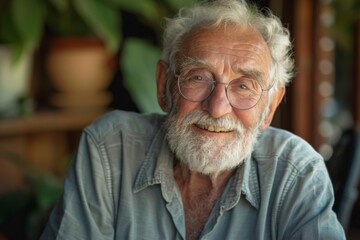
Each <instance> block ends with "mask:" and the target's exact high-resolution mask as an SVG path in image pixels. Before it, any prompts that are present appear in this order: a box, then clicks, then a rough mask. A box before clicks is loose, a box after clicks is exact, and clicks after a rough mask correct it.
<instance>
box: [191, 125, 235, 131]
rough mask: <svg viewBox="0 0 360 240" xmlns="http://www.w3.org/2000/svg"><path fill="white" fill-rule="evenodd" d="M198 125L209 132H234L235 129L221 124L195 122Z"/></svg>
mask: <svg viewBox="0 0 360 240" xmlns="http://www.w3.org/2000/svg"><path fill="white" fill-rule="evenodd" d="M195 126H196V127H198V128H200V129H203V130H206V131H209V132H232V131H233V129H228V128H224V127H221V126H213V125H201V124H195Z"/></svg>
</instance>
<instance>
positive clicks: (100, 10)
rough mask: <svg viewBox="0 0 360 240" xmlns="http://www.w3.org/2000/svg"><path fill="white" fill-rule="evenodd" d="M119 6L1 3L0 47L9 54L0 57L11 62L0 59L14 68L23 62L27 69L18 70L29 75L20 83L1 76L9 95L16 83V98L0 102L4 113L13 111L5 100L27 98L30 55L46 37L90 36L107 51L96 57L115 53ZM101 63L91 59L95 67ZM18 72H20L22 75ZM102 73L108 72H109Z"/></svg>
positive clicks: (42, 0) (108, 2)
mask: <svg viewBox="0 0 360 240" xmlns="http://www.w3.org/2000/svg"><path fill="white" fill-rule="evenodd" d="M119 6H120V5H119V4H117V2H116V1H112V0H104V1H103V0H90V1H87V0H74V1H70V0H65V1H64V0H0V44H1V45H2V46H5V48H6V51H7V52H9V51H10V52H11V53H10V54H7V55H9V56H10V57H6V56H5V55H4V54H1V58H11V59H10V60H1V59H0V60H1V62H4V61H7V62H9V61H10V62H11V63H12V64H13V66H16V65H20V66H22V65H23V63H24V62H26V63H27V67H17V68H21V69H23V68H26V70H27V73H28V76H23V77H22V79H21V80H17V79H18V78H17V77H16V76H1V79H0V86H1V91H2V92H4V93H9V92H10V91H9V90H8V89H9V87H11V86H12V85H14V84H15V87H11V90H12V89H14V91H13V92H14V95H15V96H9V97H7V98H6V99H4V100H3V101H2V100H1V99H0V107H1V105H4V107H3V108H4V109H5V110H11V109H14V106H15V105H16V103H11V104H10V103H9V101H8V100H9V99H11V100H12V101H13V102H14V101H17V99H19V98H21V97H24V96H25V97H26V96H27V95H28V92H29V90H28V89H27V88H28V87H29V85H30V84H29V80H30V74H31V69H32V61H31V60H32V53H33V52H34V51H35V50H36V49H37V48H38V47H39V46H40V44H41V42H42V41H43V40H44V39H46V38H47V36H51V37H64V36H66V37H69V36H72V37H74V36H76V37H77V38H78V37H79V36H81V38H84V39H85V36H86V37H88V36H91V37H93V38H97V39H100V40H101V41H102V42H103V45H104V47H105V48H106V51H105V50H104V51H103V52H102V53H100V54H98V55H101V57H102V58H105V57H104V54H107V53H109V55H111V54H114V53H115V52H116V51H118V48H119V43H120V38H121V36H120V33H121V31H120V27H119V25H120V21H119V19H120V15H119V14H118V10H119ZM2 48H3V47H2ZM105 52H106V53H105ZM4 56H5V57H4ZM100 61H101V60H93V62H94V63H95V64H98V63H99V62H100ZM103 61H107V60H103ZM2 65H3V66H4V64H2ZM8 65H9V64H8ZM21 69H20V70H19V71H20V72H24V70H21ZM90 69H92V68H91V67H90ZM15 70H16V69H15ZM15 70H14V69H13V68H11V69H9V70H8V71H6V72H9V73H16V72H19V71H15ZM65 71H66V70H65ZM102 71H103V72H105V73H107V72H108V71H111V69H109V70H107V69H106V70H102ZM2 72H5V71H2ZM60 72H61V71H60ZM107 74H108V75H110V73H107ZM50 78H52V76H51V77H50ZM107 81H109V80H107ZM15 88H17V89H16V90H15ZM2 96H5V95H4V94H2ZM0 115H1V108H0Z"/></svg>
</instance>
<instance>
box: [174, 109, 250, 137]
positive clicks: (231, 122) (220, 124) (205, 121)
mask: <svg viewBox="0 0 360 240" xmlns="http://www.w3.org/2000/svg"><path fill="white" fill-rule="evenodd" d="M180 121H182V122H183V125H192V124H196V125H199V126H213V127H216V128H223V129H229V130H234V131H236V132H239V133H240V132H243V131H244V129H245V127H244V125H243V124H242V123H241V122H240V121H238V120H235V119H232V118H230V117H229V116H223V117H220V118H213V117H212V116H210V115H209V114H206V113H205V112H203V111H200V110H194V111H192V112H190V113H189V114H187V115H186V116H184V117H183V119H181V120H180Z"/></svg>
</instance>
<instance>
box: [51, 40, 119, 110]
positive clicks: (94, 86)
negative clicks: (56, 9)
mask: <svg viewBox="0 0 360 240" xmlns="http://www.w3.org/2000/svg"><path fill="white" fill-rule="evenodd" d="M115 63H116V58H115V56H114V55H113V54H110V53H109V52H108V51H107V50H106V48H105V45H104V43H103V42H102V41H101V40H99V39H97V38H54V39H50V40H48V51H47V58H46V71H47V74H48V77H49V79H50V81H51V83H52V85H53V87H54V88H55V90H56V91H57V92H58V94H57V95H55V96H54V98H53V99H52V100H53V104H55V105H60V106H65V107H73V106H75V107H81V106H97V105H99V106H101V105H106V104H107V103H108V102H109V101H110V100H111V96H110V95H109V94H110V93H108V92H106V89H107V87H108V86H109V84H110V83H111V81H112V78H113V76H114V71H115V66H116V64H115Z"/></svg>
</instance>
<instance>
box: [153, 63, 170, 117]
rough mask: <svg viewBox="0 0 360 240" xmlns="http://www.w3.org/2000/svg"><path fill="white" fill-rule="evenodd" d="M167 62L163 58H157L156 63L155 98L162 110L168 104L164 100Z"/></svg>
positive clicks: (166, 107) (165, 109)
mask: <svg viewBox="0 0 360 240" xmlns="http://www.w3.org/2000/svg"><path fill="white" fill-rule="evenodd" d="M167 71H168V64H167V63H166V62H164V61H163V60H159V61H158V62H157V65H156V85H157V100H158V103H159V105H160V107H161V109H162V110H163V111H164V112H167V111H168V110H169V109H168V104H167V101H166V81H167V77H168V76H167Z"/></svg>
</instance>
